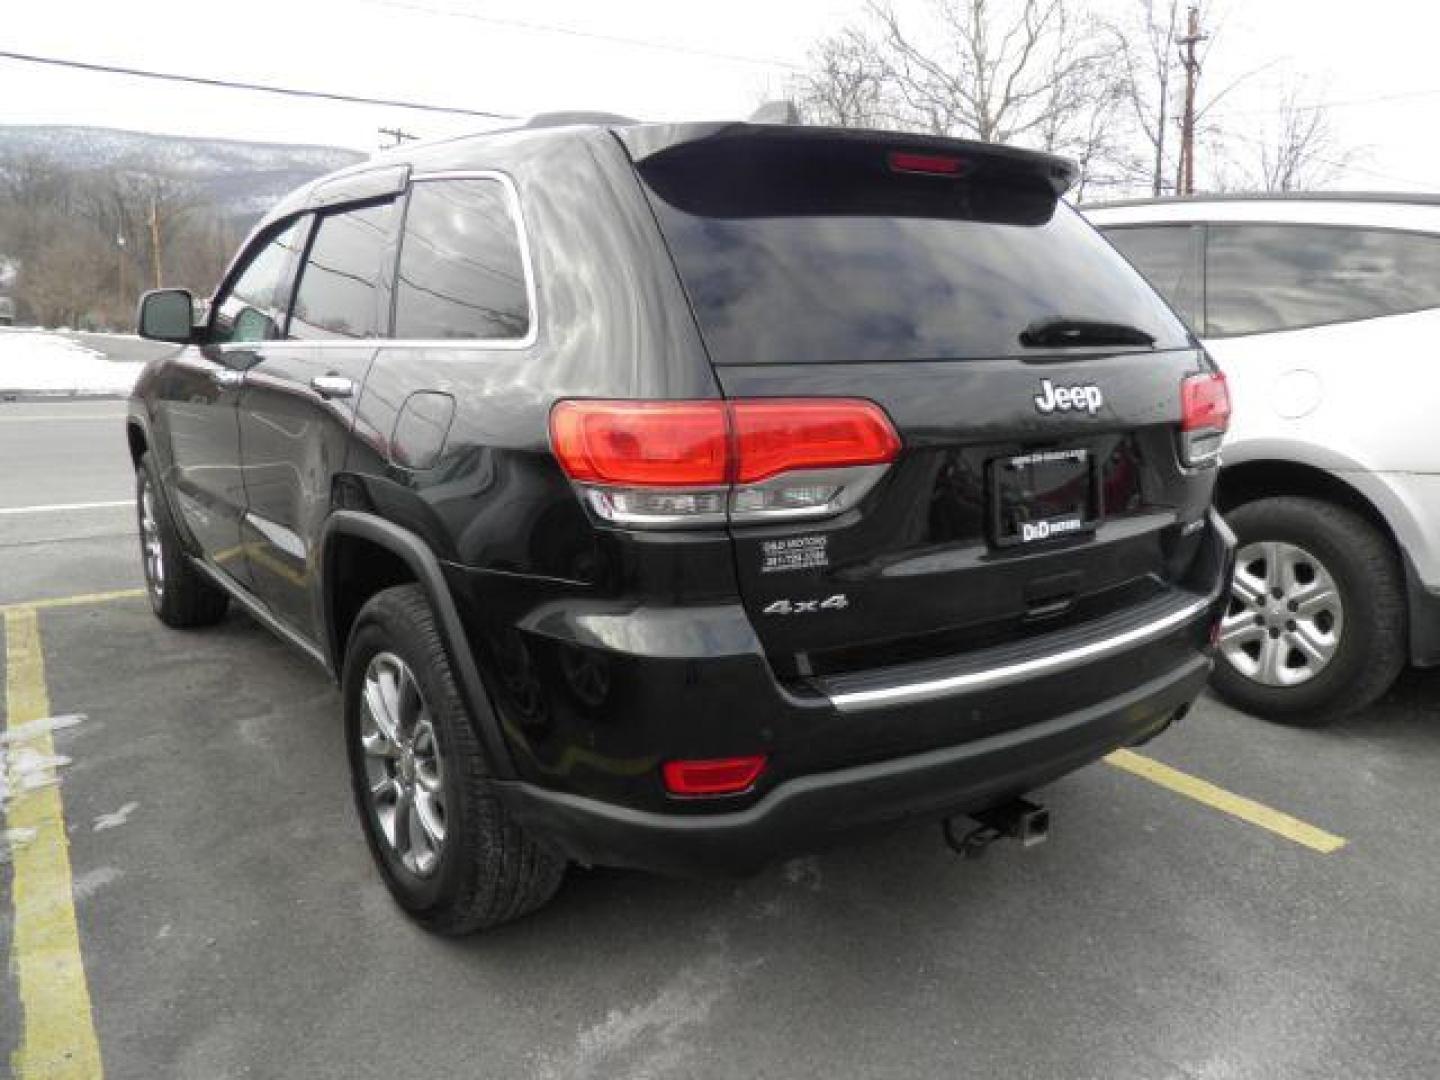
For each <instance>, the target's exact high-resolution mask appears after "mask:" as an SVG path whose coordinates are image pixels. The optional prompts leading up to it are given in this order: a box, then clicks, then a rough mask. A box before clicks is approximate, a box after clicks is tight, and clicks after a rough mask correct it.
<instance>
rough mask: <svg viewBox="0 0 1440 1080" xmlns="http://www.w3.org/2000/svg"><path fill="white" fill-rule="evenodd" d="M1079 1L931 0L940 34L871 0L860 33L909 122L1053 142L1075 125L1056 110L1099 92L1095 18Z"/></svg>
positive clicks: (952, 131) (986, 136) (985, 137)
mask: <svg viewBox="0 0 1440 1080" xmlns="http://www.w3.org/2000/svg"><path fill="white" fill-rule="evenodd" d="M1071 3H1072V0H931V4H930V17H931V21H932V22H933V27H934V28H933V34H930V33H925V34H924V36H923V38H922V36H921V35H922V33H924V31H921V32H919V33H917V32H916V30H917V28H915V27H913V26H909V25H906V24H905V23H903V22H902V20H901V18H900V17H899V15H897V14H896V12H895V9H894V8H893V7H892V6H890V4H889V3H888V2H884V3H882V2H879V0H872V2H871V3H870V4H869V5H868V7H867V9H866V10H867V13H868V17H869V20H870V25H869V27H868V31H869V32H868V33H867V32H865V31H862V34H863V35H864V37H865V38H866V40H868V41H869V42H870V43H871V47H872V49H873V52H874V55H875V59H876V63H877V65H878V67H879V70H880V71H881V73H882V76H883V80H884V83H885V85H886V86H887V87H888V88H889V89H890V91H891V92H892V93H893V97H894V107H895V108H896V109H897V112H898V114H899V115H898V116H897V119H898V120H899V121H900V122H901V123H902V124H903V125H904V126H906V127H915V128H919V129H920V130H924V131H929V132H932V133H934V134H937V135H961V136H969V137H971V138H975V139H979V140H981V141H984V142H1014V141H1028V142H1037V141H1039V142H1049V143H1052V144H1053V143H1057V142H1059V141H1060V131H1061V130H1062V128H1064V127H1066V126H1067V125H1066V124H1061V123H1059V121H1060V120H1061V117H1060V115H1059V114H1057V109H1058V108H1061V107H1063V108H1064V110H1065V111H1066V113H1067V116H1068V114H1070V113H1071V112H1073V106H1072V104H1071V103H1073V102H1076V101H1081V100H1088V99H1090V98H1091V96H1092V95H1091V92H1090V86H1089V83H1090V82H1091V80H1092V77H1093V75H1094V72H1095V70H1096V66H1097V64H1098V62H1099V60H1100V52H1101V50H1100V48H1099V43H1098V41H1097V39H1096V36H1095V34H1094V32H1093V27H1091V26H1090V25H1089V24H1088V23H1081V22H1080V21H1078V20H1077V19H1076V18H1075V16H1074V12H1073V9H1072V6H1071ZM925 29H927V30H928V29H929V28H925ZM922 40H923V42H924V43H923V44H921V42H922ZM1067 123H1068V121H1067Z"/></svg>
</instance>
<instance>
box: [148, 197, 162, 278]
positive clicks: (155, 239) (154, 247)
mask: <svg viewBox="0 0 1440 1080" xmlns="http://www.w3.org/2000/svg"><path fill="white" fill-rule="evenodd" d="M150 266H151V268H152V269H153V270H154V271H155V288H157V289H159V288H162V287H163V286H162V285H161V284H160V210H159V208H158V207H157V206H156V205H155V196H154V195H151V196H150Z"/></svg>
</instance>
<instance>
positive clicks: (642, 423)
mask: <svg viewBox="0 0 1440 1080" xmlns="http://www.w3.org/2000/svg"><path fill="white" fill-rule="evenodd" d="M550 444H551V446H552V447H553V449H554V451H555V457H556V458H557V459H558V460H559V462H560V466H561V468H563V469H564V470H565V473H566V475H567V476H569V477H570V479H571V480H573V481H574V482H575V483H576V485H577V487H579V488H580V490H581V491H582V493H583V494H584V495H585V496H586V497H587V499H588V501H589V503H590V505H591V506H592V507H593V508H594V509H595V511H596V512H597V513H598V514H599V515H600V516H601V517H604V518H606V519H607V520H610V521H616V522H620V523H623V524H630V525H650V526H685V525H706V524H716V523H721V522H725V521H737V522H746V521H774V520H781V519H794V518H815V517H827V516H830V515H833V514H837V513H840V512H841V511H843V510H846V509H849V508H850V507H851V506H854V505H855V503H857V502H858V501H859V500H860V499H861V498H862V497H863V496H864V494H865V493H866V492H867V491H869V490H870V488H871V487H873V486H874V484H875V482H876V481H877V480H878V479H879V478H880V476H881V475H882V474H883V473H884V471H885V469H886V468H887V467H888V466H889V464H890V462H891V461H893V460H894V459H895V456H896V455H897V454H898V453H899V451H900V437H899V436H898V435H897V434H896V433H895V428H894V426H893V425H892V424H891V423H890V418H889V417H887V416H886V415H885V412H884V411H883V410H882V409H881V408H880V407H879V406H878V405H876V404H875V403H874V402H870V401H861V400H854V399H848V398H793V399H792V398H761V399H753V398H752V399H741V400H731V401H671V402H643V401H561V402H559V403H557V404H556V406H555V407H554V409H552V410H551V413H550Z"/></svg>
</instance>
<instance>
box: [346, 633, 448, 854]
mask: <svg viewBox="0 0 1440 1080" xmlns="http://www.w3.org/2000/svg"><path fill="white" fill-rule="evenodd" d="M360 749H361V751H362V752H363V754H364V761H365V786H366V791H367V793H368V799H369V804H370V811H371V813H372V814H373V815H374V817H375V821H376V823H377V824H378V825H379V829H380V835H381V837H382V839H383V840H384V842H385V843H386V844H387V845H388V846H389V847H390V849H391V850H392V851H393V852H394V853H395V855H396V857H397V858H398V859H399V860H400V863H401V865H402V866H404V867H405V869H406V870H408V871H410V872H411V873H412V874H415V875H416V876H417V877H428V876H429V875H431V874H433V873H434V872H435V869H436V867H438V866H439V864H440V857H441V854H442V852H443V851H444V847H445V833H446V828H445V795H444V775H445V774H444V765H443V762H442V759H441V755H440V743H439V740H438V739H437V738H436V735H435V723H434V719H433V717H432V716H431V713H430V709H429V707H428V706H427V705H426V703H425V698H424V695H423V694H422V693H421V691H420V684H419V682H418V681H416V679H415V675H414V673H413V672H412V671H411V670H410V668H409V666H408V665H407V664H406V663H405V661H403V660H401V659H400V657H398V656H396V655H395V654H394V653H391V652H382V653H377V654H376V655H375V657H374V658H373V659H371V661H370V663H369V665H368V666H367V667H366V669H365V685H364V692H363V695H362V700H361V722H360Z"/></svg>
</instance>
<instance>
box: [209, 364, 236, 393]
mask: <svg viewBox="0 0 1440 1080" xmlns="http://www.w3.org/2000/svg"><path fill="white" fill-rule="evenodd" d="M210 381H211V382H213V383H214V384H215V385H216V386H219V387H221V388H223V389H226V390H233V389H234V388H235V387H237V386H239V385H240V384H241V383H243V382H244V381H245V372H243V371H236V370H235V369H234V368H228V367H222V368H215V369H214V370H212V371H211V372H210Z"/></svg>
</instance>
